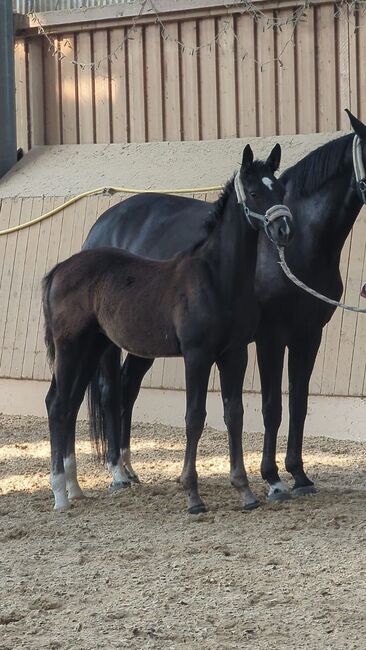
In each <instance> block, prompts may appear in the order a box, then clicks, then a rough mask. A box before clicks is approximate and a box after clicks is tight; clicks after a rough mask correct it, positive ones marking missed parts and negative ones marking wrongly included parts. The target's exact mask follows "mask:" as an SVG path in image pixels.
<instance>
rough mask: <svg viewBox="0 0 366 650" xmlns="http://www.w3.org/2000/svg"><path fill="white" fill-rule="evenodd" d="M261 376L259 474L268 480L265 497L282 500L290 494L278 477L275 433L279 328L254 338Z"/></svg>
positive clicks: (280, 351)
mask: <svg viewBox="0 0 366 650" xmlns="http://www.w3.org/2000/svg"><path fill="white" fill-rule="evenodd" d="M256 346H257V359H258V368H259V374H260V378H261V392H262V414H263V422H264V442H263V455H262V463H261V474H262V478H263V480H264V481H267V482H268V485H269V490H268V499H269V500H270V501H283V500H286V499H290V498H291V495H290V492H289V490H288V488H287V487H286V485H285V484H284V483H283V482H282V481H281V479H280V477H279V474H278V467H277V463H276V448H277V434H278V429H279V427H280V424H281V419H282V387H281V384H282V372H283V360H284V355H285V344H284V341H283V340H282V337H281V332H280V331H278V330H273V329H272V330H271V331H270V332H268V331H265V332H263V333H262V334H261V335H260V336H258V338H257V340H256Z"/></svg>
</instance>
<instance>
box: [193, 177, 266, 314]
mask: <svg viewBox="0 0 366 650" xmlns="http://www.w3.org/2000/svg"><path fill="white" fill-rule="evenodd" d="M257 242H258V231H256V230H253V228H251V227H250V225H249V224H248V222H247V220H246V218H245V216H244V214H243V208H242V206H241V205H240V204H238V202H237V197H236V193H235V190H234V189H233V190H232V192H231V193H230V195H229V197H228V198H227V200H226V202H225V205H224V207H223V211H222V214H221V215H220V217H219V218H218V222H217V224H216V225H215V228H214V230H213V231H212V233H211V234H210V236H209V237H208V239H207V241H206V243H205V245H204V246H203V248H202V256H203V257H204V258H205V259H206V262H207V263H208V264H209V265H210V267H211V271H212V273H213V275H214V276H215V277H216V278H217V283H216V286H218V287H220V290H221V293H222V295H223V298H224V299H225V300H227V301H229V302H231V303H232V301H233V300H235V299H236V298H240V296H241V295H242V294H243V293H245V295H247V293H248V291H253V287H254V275H255V267H256V261H257Z"/></svg>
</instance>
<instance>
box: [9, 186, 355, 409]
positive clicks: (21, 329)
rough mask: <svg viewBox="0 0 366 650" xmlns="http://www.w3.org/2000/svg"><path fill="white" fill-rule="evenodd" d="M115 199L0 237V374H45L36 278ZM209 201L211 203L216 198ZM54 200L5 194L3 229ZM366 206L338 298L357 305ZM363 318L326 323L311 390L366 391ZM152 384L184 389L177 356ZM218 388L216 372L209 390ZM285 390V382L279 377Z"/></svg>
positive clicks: (345, 258) (158, 369) (253, 372)
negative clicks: (342, 293) (343, 290)
mask: <svg viewBox="0 0 366 650" xmlns="http://www.w3.org/2000/svg"><path fill="white" fill-rule="evenodd" d="M120 198H121V197H120V196H114V197H113V198H110V197H106V196H99V197H96V196H92V197H89V198H88V199H84V200H83V201H80V202H78V203H76V204H74V205H72V206H70V207H68V208H66V209H65V210H64V211H63V212H61V213H59V214H58V215H56V216H54V217H53V218H52V219H48V220H46V221H43V222H42V223H41V224H37V225H35V226H33V227H32V228H28V229H25V230H21V231H19V232H17V233H14V234H11V235H6V236H3V237H1V238H0V304H1V306H2V309H1V312H0V377H10V378H16V379H38V380H42V379H48V378H49V370H48V365H47V361H46V354H45V346H44V342H43V315H42V312H41V300H40V298H41V291H40V286H41V279H42V277H43V275H44V274H45V272H46V271H47V270H49V269H50V268H51V267H52V266H53V265H54V264H55V263H56V262H57V261H59V260H62V259H65V258H66V257H68V256H69V255H70V254H72V253H73V252H76V251H78V250H80V247H81V244H82V242H83V241H84V240H85V238H86V235H87V233H88V232H89V230H90V228H91V226H92V224H93V223H94V222H95V220H96V218H97V216H99V215H100V214H101V213H102V212H103V211H104V210H106V209H107V208H108V207H109V206H110V205H112V204H114V203H115V202H118V201H119V200H120ZM200 198H207V199H208V200H211V199H213V198H214V196H213V195H209V196H207V197H202V196H201V197H200ZM63 201H64V199H63V197H62V198H61V197H57V198H50V197H45V198H23V199H21V198H12V199H10V198H9V199H3V200H2V202H1V209H0V228H1V229H2V228H6V227H9V226H14V225H17V224H18V223H21V222H24V221H27V220H29V219H31V218H32V217H36V216H39V215H40V214H42V213H44V212H46V211H48V210H51V209H52V208H53V207H56V205H60V204H61V203H63ZM365 250H366V209H365V208H364V209H363V210H362V212H361V214H360V216H359V217H358V219H357V221H356V223H355V226H354V228H353V231H352V233H351V235H350V237H349V238H348V240H347V243H346V245H345V247H344V249H343V253H342V263H341V271H342V276H343V278H345V292H344V296H343V298H344V299H345V300H346V301H347V302H348V303H349V304H353V305H355V304H358V300H359V292H360V287H361V285H362V283H363V281H364V280H365V278H366V259H365ZM365 350H366V318H365V315H364V314H360V315H357V314H355V313H350V312H342V311H340V310H337V312H336V313H335V315H334V316H333V318H332V320H331V323H330V325H329V326H327V327H326V328H325V333H324V336H323V342H322V346H321V349H320V352H319V354H318V357H317V361H316V366H315V370H314V373H313V377H312V382H311V393H312V394H314V395H351V396H364V395H366V379H365V371H366V355H365ZM145 386H149V387H152V388H167V389H169V388H176V389H181V388H184V371H183V363H182V360H181V359H159V360H157V361H156V362H155V363H154V365H153V367H152V370H151V371H150V372H149V373H148V375H147V377H146V379H145ZM213 389H215V390H218V389H219V383H218V375H217V373H216V371H215V370H214V371H213V372H212V375H211V380H210V390H213ZM245 389H246V390H253V391H256V392H257V391H259V390H260V383H259V376H258V370H257V365H256V359H255V350H254V346H250V355H249V364H248V369H247V373H246V378H245ZM284 389H285V390H286V389H287V380H286V378H284Z"/></svg>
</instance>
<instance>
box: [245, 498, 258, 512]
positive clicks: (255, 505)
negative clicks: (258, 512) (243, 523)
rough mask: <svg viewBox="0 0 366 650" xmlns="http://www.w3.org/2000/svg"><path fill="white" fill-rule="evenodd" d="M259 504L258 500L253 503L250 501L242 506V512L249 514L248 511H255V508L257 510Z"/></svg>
mask: <svg viewBox="0 0 366 650" xmlns="http://www.w3.org/2000/svg"><path fill="white" fill-rule="evenodd" d="M260 504H261V502H260V501H258V499H256V500H255V501H250V502H249V503H246V504H245V505H244V506H243V508H242V512H250V510H255V509H256V508H259V506H260Z"/></svg>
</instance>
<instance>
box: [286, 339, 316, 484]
mask: <svg viewBox="0 0 366 650" xmlns="http://www.w3.org/2000/svg"><path fill="white" fill-rule="evenodd" d="M321 338H322V330H321V329H319V330H318V331H316V332H315V333H314V332H311V334H305V335H303V336H299V337H298V338H297V339H296V340H295V341H294V342H293V343H291V344H290V345H289V355H288V374H289V408H290V422H289V434H288V443H287V454H286V460H285V465H286V469H287V471H288V472H290V474H292V476H293V477H294V479H295V484H294V487H293V489H292V494H293V496H303V495H304V494H309V493H312V492H316V490H315V487H314V483H313V482H312V481H311V480H310V479H309V478H308V477H307V476H306V474H305V472H304V464H303V460H302V444H303V438H304V424H305V418H306V414H307V408H308V396H309V382H310V377H311V373H312V371H313V368H314V363H315V359H316V355H317V352H318V350H319V346H320V342H321Z"/></svg>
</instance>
